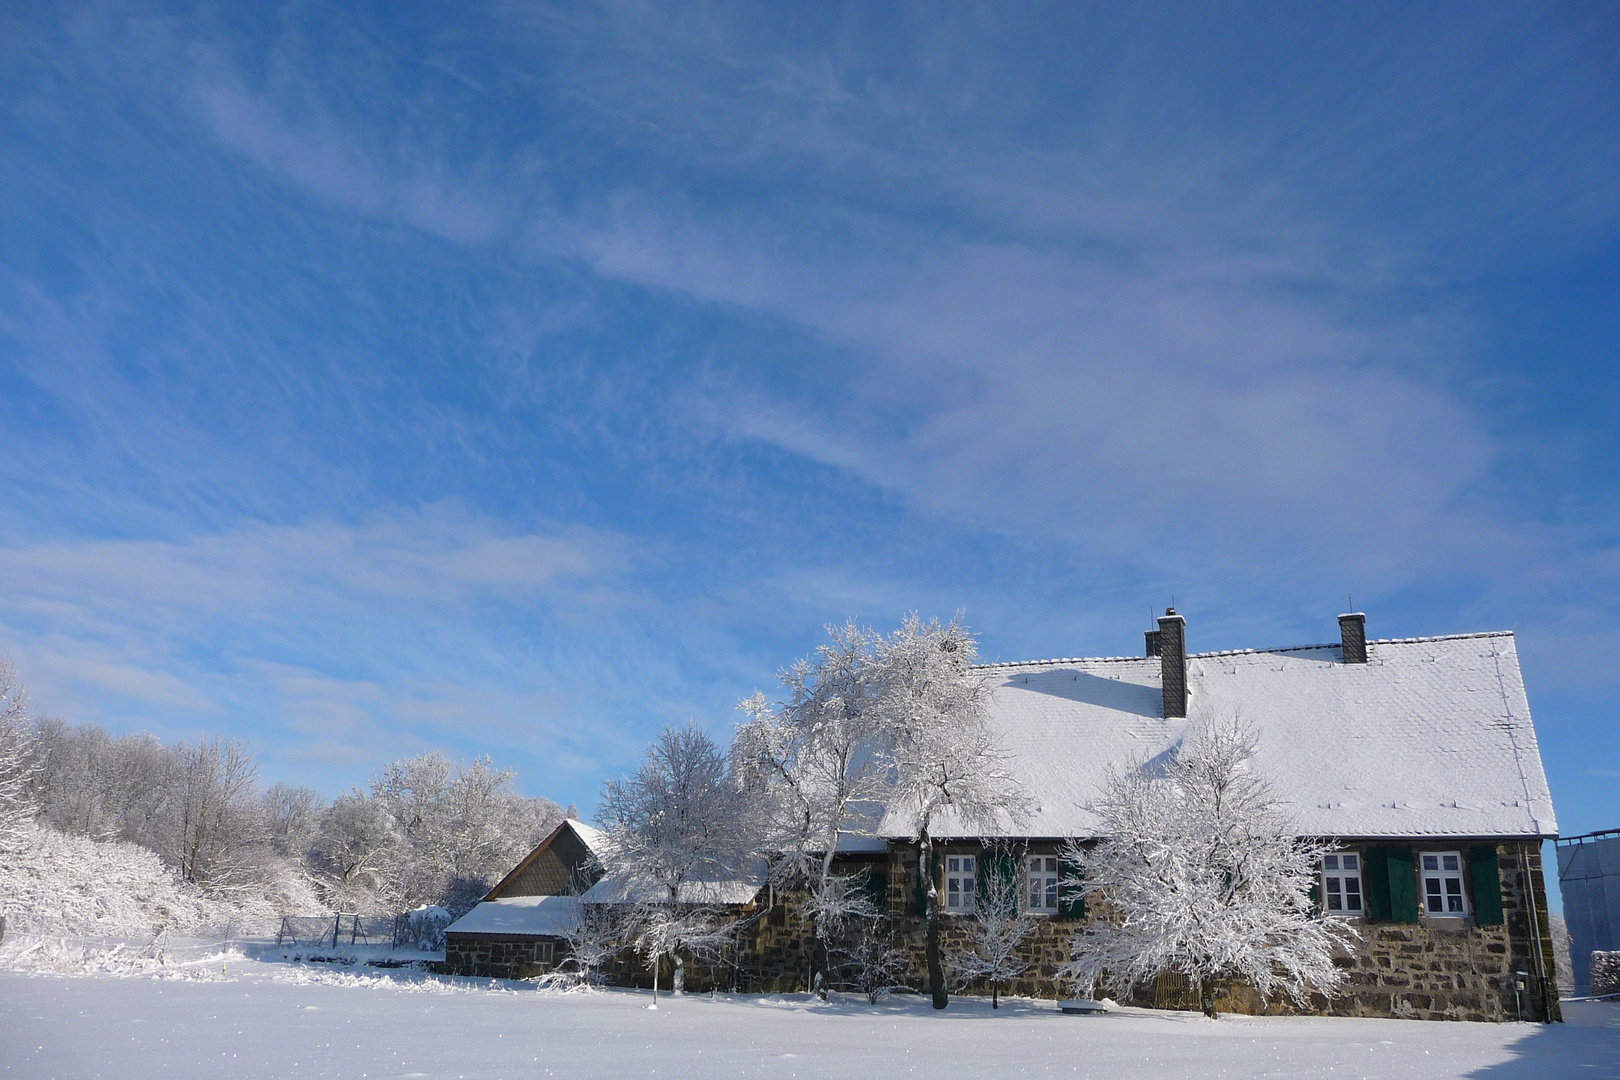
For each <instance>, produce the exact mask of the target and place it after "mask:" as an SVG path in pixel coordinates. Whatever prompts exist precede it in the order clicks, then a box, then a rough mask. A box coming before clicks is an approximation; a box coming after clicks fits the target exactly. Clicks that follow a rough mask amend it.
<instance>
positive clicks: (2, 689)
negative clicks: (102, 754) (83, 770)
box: [0, 659, 37, 851]
mask: <svg viewBox="0 0 1620 1080" xmlns="http://www.w3.org/2000/svg"><path fill="white" fill-rule="evenodd" d="M36 761H37V759H36V757H35V748H34V738H33V724H32V722H31V720H30V718H29V715H28V691H27V689H26V688H25V687H24V686H23V684H22V681H21V680H20V679H19V678H18V677H17V668H16V666H15V665H13V664H12V663H11V662H10V661H9V660H3V659H0V851H3V850H11V849H14V848H15V847H16V846H17V845H19V844H20V843H21V842H22V839H23V837H24V835H25V833H26V831H27V826H28V823H29V822H31V821H32V820H33V818H34V814H35V813H36V811H37V807H36V806H35V804H34V800H33V797H32V795H33V793H32V791H31V789H30V784H29V780H30V778H31V776H32V775H33V772H34V769H35V765H36Z"/></svg>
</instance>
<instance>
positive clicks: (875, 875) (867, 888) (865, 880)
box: [861, 863, 889, 915]
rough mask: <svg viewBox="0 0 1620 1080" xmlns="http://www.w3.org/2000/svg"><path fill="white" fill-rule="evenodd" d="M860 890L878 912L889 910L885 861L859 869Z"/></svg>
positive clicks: (887, 871)
mask: <svg viewBox="0 0 1620 1080" xmlns="http://www.w3.org/2000/svg"><path fill="white" fill-rule="evenodd" d="M861 891H862V892H863V893H865V894H866V898H867V899H868V900H870V901H871V902H872V906H873V907H875V908H877V910H878V914H880V915H881V914H883V913H884V912H886V911H888V910H889V867H888V864H887V863H873V864H872V865H871V866H868V867H867V868H866V869H865V870H862V871H861Z"/></svg>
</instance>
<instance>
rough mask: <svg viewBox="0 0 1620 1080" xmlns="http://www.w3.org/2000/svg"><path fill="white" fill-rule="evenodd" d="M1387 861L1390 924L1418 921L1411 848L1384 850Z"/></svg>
mask: <svg viewBox="0 0 1620 1080" xmlns="http://www.w3.org/2000/svg"><path fill="white" fill-rule="evenodd" d="M1384 851H1385V853H1386V855H1387V857H1388V860H1389V918H1390V921H1391V922H1398V923H1415V922H1417V921H1418V896H1417V865H1416V863H1414V862H1413V860H1412V849H1411V848H1385V849H1384Z"/></svg>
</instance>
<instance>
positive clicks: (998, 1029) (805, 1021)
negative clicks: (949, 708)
mask: <svg viewBox="0 0 1620 1080" xmlns="http://www.w3.org/2000/svg"><path fill="white" fill-rule="evenodd" d="M184 963H185V966H184V967H181V968H180V969H178V971H175V970H173V969H172V968H169V969H167V975H166V977H161V978H154V977H151V976H150V975H144V976H124V977H119V976H116V975H110V974H106V973H99V974H88V975H78V976H64V975H58V974H41V973H23V972H16V971H4V972H0V1077H4V1078H11V1077H76V1078H77V1077H84V1078H89V1077H102V1076H105V1077H114V1078H116V1080H142V1078H146V1077H151V1078H154V1080H158V1078H161V1080H171V1078H174V1077H221V1078H232V1080H234V1078H255V1077H304V1076H309V1077H340V1076H341V1077H355V1078H386V1077H399V1078H404V1077H449V1078H457V1077H464V1078H474V1077H476V1078H480V1080H482V1078H486V1077H487V1078H497V1077H545V1076H556V1077H570V1078H589V1077H639V1078H654V1077H674V1078H682V1077H691V1078H708V1077H784V1078H792V1077H816V1078H829V1080H830V1078H838V1077H850V1078H852V1080H878V1078H886V1077H902V1076H929V1077H935V1078H941V1080H943V1078H947V1077H948V1078H952V1080H954V1078H957V1077H973V1078H999V1077H1020V1076H1031V1077H1040V1076H1061V1077H1075V1078H1082V1077H1091V1078H1097V1080H1103V1078H1108V1080H1137V1078H1145V1077H1188V1078H1192V1077H1200V1078H1201V1077H1222V1076H1226V1077H1287V1078H1290V1080H1292V1078H1298V1077H1335V1078H1343V1077H1413V1078H1422V1080H1444V1078H1448V1077H1481V1078H1499V1080H1521V1078H1532V1077H1536V1078H1539V1077H1547V1078H1564V1077H1568V1078H1579V1080H1600V1078H1620V1005H1613V1004H1605V1003H1586V1004H1574V1005H1572V1006H1570V1008H1569V1014H1570V1017H1571V1022H1570V1023H1567V1024H1563V1025H1554V1026H1551V1027H1542V1026H1537V1025H1529V1024H1502V1025H1489V1024H1438V1023H1423V1022H1417V1021H1397V1020H1344V1019H1295V1018H1251V1017H1239V1016H1233V1017H1222V1018H1221V1019H1220V1020H1218V1021H1214V1022H1211V1021H1208V1020H1205V1019H1204V1018H1203V1017H1202V1016H1198V1015H1193V1014H1186V1013H1157V1012H1149V1011H1144V1010H1131V1009H1126V1010H1121V1011H1118V1012H1114V1013H1111V1014H1109V1015H1106V1016H1100V1017H1069V1016H1063V1015H1060V1014H1059V1013H1057V1012H1056V1011H1055V1010H1054V1009H1053V1007H1052V1005H1051V1003H1049V1002H1030V1001H1013V1002H1010V1003H1008V1005H1007V1006H1006V1007H1004V1008H1003V1009H1001V1010H1000V1011H999V1012H997V1013H992V1012H991V1010H990V1007H989V1004H988V1002H984V1001H979V1000H973V999H958V1000H956V1001H954V1002H953V1003H952V1005H951V1008H950V1009H949V1010H948V1011H947V1012H945V1013H942V1014H936V1013H934V1012H933V1010H932V1009H930V1008H928V1006H927V1003H926V1002H925V1001H922V1000H919V999H915V998H906V997H900V998H896V999H894V1000H892V1001H889V1002H885V1003H883V1004H881V1005H878V1006H875V1007H874V1006H869V1005H867V1004H865V1002H858V1003H857V1002H834V1003H832V1004H821V1003H819V1002H815V1001H812V1000H809V999H805V998H797V997H795V998H780V997H777V998H737V999H727V998H725V997H721V998H718V999H711V998H709V997H706V996H704V997H685V998H679V999H673V1000H672V999H668V998H664V999H661V1001H660V1004H659V1007H658V1009H657V1011H652V1010H649V1009H648V1008H647V1005H648V1004H649V1003H650V1000H651V998H650V995H648V994H646V993H638V992H632V991H609V992H606V993H599V994H590V995H578V994H574V995H568V994H557V993H551V992H543V991H537V990H533V989H530V988H528V987H527V986H526V985H524V984H516V985H512V984H499V985H492V984H490V983H489V982H485V981H478V980H466V979H440V978H435V977H427V976H420V975H410V974H401V973H393V972H378V973H376V974H355V973H348V972H337V971H328V970H322V969H316V968H311V967H307V966H304V965H292V964H287V963H283V962H264V961H259V960H251V959H246V958H244V957H242V956H241V955H240V954H225V953H215V954H194V955H192V956H191V957H190V958H189V959H187V960H185V962H184ZM138 967H140V965H139V964H135V965H132V969H134V968H138ZM166 967H167V966H166ZM360 970H361V971H364V970H365V969H360Z"/></svg>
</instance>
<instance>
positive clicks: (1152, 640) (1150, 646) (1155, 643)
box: [1142, 612, 1159, 656]
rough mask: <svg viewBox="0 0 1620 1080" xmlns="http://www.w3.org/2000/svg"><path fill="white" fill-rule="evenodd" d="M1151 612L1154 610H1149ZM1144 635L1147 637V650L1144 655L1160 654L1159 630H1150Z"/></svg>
mask: <svg viewBox="0 0 1620 1080" xmlns="http://www.w3.org/2000/svg"><path fill="white" fill-rule="evenodd" d="M1149 614H1152V612H1149ZM1142 636H1143V637H1144V638H1146V639H1147V652H1145V653H1143V654H1142V655H1143V656H1158V655H1159V632H1158V631H1157V630H1148V631H1146V632H1145V633H1143V635H1142Z"/></svg>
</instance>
